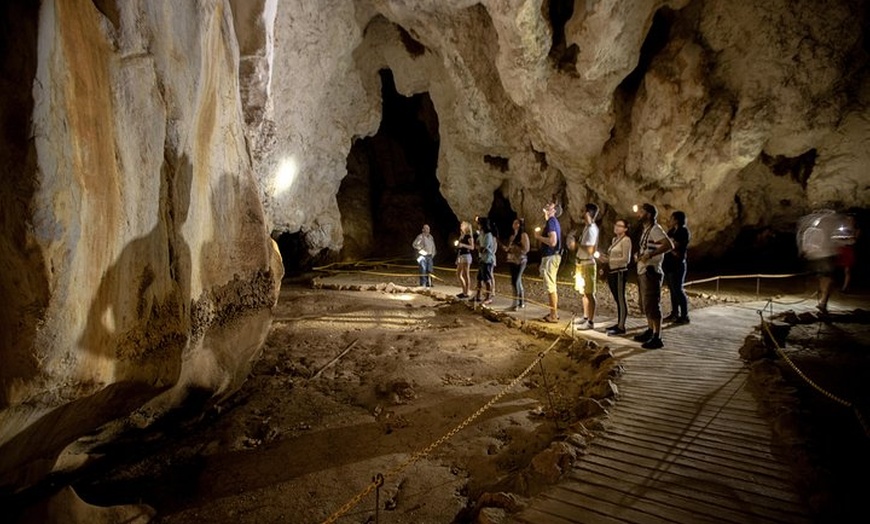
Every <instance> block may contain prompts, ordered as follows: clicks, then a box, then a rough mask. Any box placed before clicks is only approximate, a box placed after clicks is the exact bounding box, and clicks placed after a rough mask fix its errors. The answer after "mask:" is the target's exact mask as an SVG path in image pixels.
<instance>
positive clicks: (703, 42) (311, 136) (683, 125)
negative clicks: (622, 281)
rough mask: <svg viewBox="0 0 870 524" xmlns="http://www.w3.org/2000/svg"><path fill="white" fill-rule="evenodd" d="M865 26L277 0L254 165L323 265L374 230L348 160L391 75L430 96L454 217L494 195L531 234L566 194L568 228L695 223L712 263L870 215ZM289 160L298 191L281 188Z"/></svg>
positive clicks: (369, 126) (637, 12)
mask: <svg viewBox="0 0 870 524" xmlns="http://www.w3.org/2000/svg"><path fill="white" fill-rule="evenodd" d="M866 15H867V12H866V7H865V6H864V5H863V3H861V2H858V1H855V0H837V1H834V2H824V3H819V2H797V3H794V2H786V1H785V0H775V1H773V2H766V3H763V4H759V3H757V2H723V1H694V2H690V1H688V0H671V1H665V0H645V1H642V2H624V1H616V0H610V1H605V0H601V1H589V2H579V1H578V2H572V1H570V0H568V1H558V0H551V1H543V0H525V1H517V2H505V1H498V0H490V1H482V2H471V1H467V0H445V1H440V2H416V1H414V2H411V1H400V0H392V1H390V0H370V1H359V2H354V3H349V2H341V1H337V0H331V1H326V2H321V3H318V4H317V6H316V7H315V6H313V5H312V4H310V3H309V2H304V1H302V0H288V1H282V2H281V3H280V4H279V8H278V12H277V16H276V19H275V29H274V35H275V49H276V50H275V52H274V60H275V62H274V64H273V67H272V73H273V76H272V88H271V97H270V99H271V104H272V107H273V109H274V113H273V114H271V115H268V116H267V120H271V121H273V122H274V128H273V129H274V135H272V136H271V138H272V140H273V142H272V144H273V147H271V148H270V150H269V151H268V152H265V153H264V154H263V155H262V156H261V157H258V159H257V162H256V170H257V176H258V178H259V179H260V182H261V184H260V185H261V187H262V188H264V192H263V197H264V202H265V204H266V209H267V216H268V218H269V221H270V224H271V225H272V227H273V228H275V229H277V230H279V231H290V232H297V231H301V232H302V233H303V234H304V238H305V242H306V243H307V246H308V248H309V249H310V250H311V251H312V252H316V251H319V250H338V249H340V248H342V246H343V245H344V242H347V241H348V239H347V238H346V235H343V231H344V229H343V227H342V223H344V224H345V226H344V228H349V229H350V230H351V231H362V232H363V233H366V232H368V231H370V230H371V226H370V223H371V217H370V216H365V215H359V214H357V213H354V216H353V217H348V216H341V217H339V207H338V206H337V205H336V201H335V195H336V194H337V193H338V189H339V186H340V184H342V181H343V179H344V178H345V176H346V175H347V173H348V169H351V170H354V171H357V170H364V169H365V166H362V167H360V166H359V165H358V162H351V161H350V160H349V158H348V152H349V151H350V150H351V145H352V144H353V143H354V141H357V140H361V139H363V138H364V137H368V136H372V135H374V134H375V133H376V132H377V130H378V123H379V122H380V120H381V108H382V100H381V87H380V82H379V78H378V74H377V72H378V71H379V70H382V69H389V70H390V71H391V73H392V75H393V77H394V78H395V85H396V89H397V91H398V93H399V94H400V95H403V96H412V95H415V94H421V93H425V94H427V95H428V96H429V97H431V100H432V104H433V105H434V109H435V112H436V113H437V116H436V118H437V121H436V123H435V125H436V126H437V132H438V135H439V138H440V141H439V142H438V148H439V149H438V158H437V180H438V182H439V184H440V191H441V194H442V196H443V197H444V198H445V199H446V202H447V203H448V205H449V207H450V209H451V210H452V212H453V213H454V214H455V216H456V217H457V218H458V219H469V218H471V217H473V216H475V215H477V214H481V213H486V212H487V211H489V210H490V208H491V206H492V205H493V199H494V194H495V195H498V196H499V197H502V198H504V199H505V200H506V201H507V202H508V203H509V206H510V208H511V209H512V210H513V211H514V212H516V213H518V214H519V215H520V216H526V217H532V218H535V219H536V218H537V217H538V216H539V214H540V204H541V203H542V201H544V200H546V199H549V198H552V197H553V196H555V197H556V198H558V199H561V200H562V201H563V203H565V205H566V209H567V212H568V216H567V217H566V220H569V221H570V222H572V223H577V222H579V218H580V211H579V210H581V209H582V204H583V203H585V202H586V201H587V200H594V201H596V202H599V203H600V204H602V205H603V206H604V210H605V221H609V220H612V219H613V218H614V217H615V216H616V215H626V214H628V213H629V212H630V208H631V205H632V204H634V203H637V202H640V201H651V202H654V203H656V204H657V205H658V206H659V207H660V210H661V211H662V212H663V213H668V212H669V211H671V210H674V209H682V210H684V211H686V213H687V215H688V216H689V217H690V221H691V225H692V226H693V232H694V235H695V250H696V254H697V255H709V256H716V255H719V254H721V253H722V251H723V249H725V246H728V245H729V244H730V243H731V242H732V241H734V239H736V238H737V236H738V235H739V234H740V232H741V230H758V231H761V230H773V231H774V232H775V233H776V234H786V235H790V234H792V233H793V228H794V223H795V221H796V219H797V217H799V216H801V215H802V214H804V213H806V212H807V211H808V210H810V209H812V208H813V207H817V206H820V205H823V204H832V205H837V206H842V207H853V206H858V207H866V206H867V204H868V199H870V192H868V191H867V188H868V180H870V177H868V175H867V174H866V168H867V166H868V163H867V159H866V152H865V151H866V147H862V144H863V143H864V142H865V141H866V140H867V137H868V132H867V131H868V130H867V124H866V121H867V95H866V93H867V92H868V89H867V84H868V82H867V68H866V50H865V48H864V39H865V37H864V35H863V21H864V20H865V19H866ZM493 160H495V162H493ZM287 162H292V165H293V166H294V169H295V171H294V174H295V178H294V181H293V185H292V187H291V188H290V189H289V190H286V191H283V192H278V191H269V189H268V188H269V187H270V185H271V184H273V183H274V180H275V178H276V177H277V176H278V174H279V173H280V172H281V166H282V165H283V164H285V163H287ZM360 172H362V171H360ZM351 174H352V175H353V174H356V173H351ZM362 176H363V177H374V176H377V173H363V174H362ZM358 187H359V188H360V189H361V190H366V188H367V186H365V185H360V186H358ZM352 208H353V209H355V210H358V209H359V206H356V207H353V206H352ZM424 215H425V214H424ZM400 217H401V215H400ZM415 218H416V217H415ZM424 219H426V217H425V216H420V217H419V220H424ZM429 220H432V218H429ZM350 222H359V223H361V224H351V223H350ZM451 227H452V224H451ZM418 228H419V221H418V220H416V219H415V220H413V221H412V224H410V225H409V231H408V232H407V234H410V233H411V232H412V231H414V230H416V229H418ZM403 242H404V239H403ZM359 243H360V242H359V241H358V240H357V239H354V241H353V242H352V244H353V246H352V247H353V249H352V251H353V252H354V253H353V254H372V253H371V251H372V250H371V247H370V246H369V249H368V250H366V249H365V246H359ZM364 243H365V242H364ZM349 247H350V246H349ZM345 255H346V256H352V253H345Z"/></svg>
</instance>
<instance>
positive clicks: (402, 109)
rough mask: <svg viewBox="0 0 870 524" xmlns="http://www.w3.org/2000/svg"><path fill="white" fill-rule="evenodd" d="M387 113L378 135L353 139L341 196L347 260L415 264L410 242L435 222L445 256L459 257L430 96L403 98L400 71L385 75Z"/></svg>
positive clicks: (384, 72)
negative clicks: (455, 254) (395, 76)
mask: <svg viewBox="0 0 870 524" xmlns="http://www.w3.org/2000/svg"><path fill="white" fill-rule="evenodd" d="M379 74H380V78H381V95H382V98H383V116H382V119H381V125H380V128H379V129H378V132H377V133H376V134H375V135H374V136H372V137H368V138H361V139H358V140H356V141H355V142H354V144H353V146H352V147H351V151H350V153H349V154H348V159H347V176H346V177H345V178H344V180H342V183H341V187H340V188H339V191H338V196H337V199H338V207H339V210H340V212H341V223H342V228H343V229H344V248H343V249H342V252H341V258H342V260H345V261H347V260H355V259H361V258H376V259H389V258H394V257H395V258H402V259H406V260H407V261H408V262H411V261H412V260H413V258H412V256H411V255H412V250H411V242H412V241H413V240H414V238H415V237H416V236H417V234H419V233H420V229H421V227H422V226H423V224H429V225H430V227H431V229H432V236H433V237H435V244H436V247H437V252H438V255H437V256H436V260H447V259H452V255H453V249H452V246H449V244H448V242H449V238H450V236H451V235H453V234H455V231H456V230H458V228H459V221H458V219H457V218H456V215H455V214H454V213H453V211H452V210H451V209H450V206H449V205H448V204H447V201H446V200H445V199H444V197H443V196H442V195H441V191H440V186H441V185H440V182H439V181H438V178H437V177H436V170H437V168H438V150H439V144H440V136H439V131H438V114H437V113H436V111H435V106H434V105H433V103H432V99H431V98H430V97H429V94H428V93H421V94H417V95H413V96H409V97H406V96H402V95H401V94H399V93H398V92H397V91H396V86H395V82H394V80H393V73H392V71H390V70H388V69H384V70H381V71H380V72H379Z"/></svg>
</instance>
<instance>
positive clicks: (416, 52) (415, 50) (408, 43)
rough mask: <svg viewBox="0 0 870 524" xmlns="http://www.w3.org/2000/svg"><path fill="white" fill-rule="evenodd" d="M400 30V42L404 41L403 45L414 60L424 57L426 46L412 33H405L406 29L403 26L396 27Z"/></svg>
mask: <svg viewBox="0 0 870 524" xmlns="http://www.w3.org/2000/svg"><path fill="white" fill-rule="evenodd" d="M396 27H397V28H398V29H399V40H401V41H402V45H404V46H405V50H406V51H407V52H408V54H409V55H411V57H413V58H417V57H418V56H422V55H424V54H425V53H426V46H424V45H423V44H421V43H420V42H418V41H417V40H416V39H415V38H414V37H413V36H411V33H409V32H408V31H405V28H404V27H402V26H396Z"/></svg>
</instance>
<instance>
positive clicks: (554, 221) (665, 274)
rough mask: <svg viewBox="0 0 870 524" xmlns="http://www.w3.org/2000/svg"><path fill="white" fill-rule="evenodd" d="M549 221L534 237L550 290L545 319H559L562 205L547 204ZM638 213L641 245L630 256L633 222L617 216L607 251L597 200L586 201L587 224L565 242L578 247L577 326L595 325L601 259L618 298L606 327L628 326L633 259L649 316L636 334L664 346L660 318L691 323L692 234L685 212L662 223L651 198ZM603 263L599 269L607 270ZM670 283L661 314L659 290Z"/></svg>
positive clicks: (611, 330) (617, 330)
mask: <svg viewBox="0 0 870 524" xmlns="http://www.w3.org/2000/svg"><path fill="white" fill-rule="evenodd" d="M543 211H544V219H545V220H546V224H545V226H544V227H543V229H542V231H541V234H540V235H537V236H536V238H537V240H538V241H539V242H541V243H542V249H541V255H542V260H541V276H542V278H543V279H544V282H545V286H546V288H547V293H548V295H549V306H550V311H549V313H548V314H547V315H546V316H544V318H543V319H542V320H543V321H544V322H557V321H558V320H559V317H558V302H559V297H558V288H557V286H556V276H557V272H558V268H559V264H560V263H561V255H562V249H561V243H560V238H561V227H560V224H559V220H558V216H559V215H560V214H561V208H560V207H559V206H558V205H556V204H553V203H551V204H548V205H547V206H546V207H544V210H543ZM635 212H636V213H637V218H638V221H639V223H640V226H641V227H642V232H641V235H640V242H639V245H638V249H637V250H636V251H634V256H633V257H632V252H633V249H632V247H633V246H632V240H631V237H630V236H629V227H630V226H629V222H628V220H626V219H625V218H621V217H620V218H617V219H616V221H615V222H614V224H613V238H612V240H611V242H610V245H609V246H608V248H607V251H606V252H605V253H600V252H599V251H598V237H599V231H598V225H597V223H596V220H597V219H598V213H599V210H598V206H597V205H596V204H593V203H589V204H586V206H585V207H584V211H583V229H582V231H581V232H580V234H579V235H578V236H577V238H575V237H574V236H570V237H569V238H568V241H567V248H568V250H570V251H573V252H575V263H576V266H575V272H574V282H575V284H574V288H575V289H576V290H577V291H578V292H579V293H580V294H581V296H582V302H583V317H582V318H580V319H578V320H577V322H578V324H579V325H578V328H579V329H595V309H596V306H597V301H596V296H595V295H596V291H597V287H598V273H599V270H598V265H599V263H601V264H602V265H606V266H607V269H606V273H607V285H608V287H609V288H610V292H611V294H612V295H613V299H614V302H615V303H616V309H617V317H616V323H615V324H614V325H612V326H610V327H608V328H607V329H606V330H605V333H607V334H608V335H621V334H624V333H625V332H626V330H625V321H626V318H627V317H628V304H627V301H626V298H625V287H626V280H627V276H628V270H629V265H630V263H631V262H632V261H634V262H635V264H636V268H637V284H638V294H639V297H640V308H641V311H642V312H643V313H644V316H646V320H647V329H646V330H645V331H644V332H642V333H640V334H638V335H637V336H635V337H634V339H635V340H636V341H638V342H641V343H642V347H644V348H646V349H658V348H661V347H663V346H664V343H663V342H662V338H661V328H662V322H663V321H665V322H674V323H675V324H687V323H689V308H688V297H687V296H686V292H685V289H684V285H685V279H686V250H687V247H688V245H689V240H690V238H691V235H690V233H689V229H688V227H687V226H686V214H685V213H684V212H682V211H674V212H673V213H672V214H671V217H670V223H669V229H668V231H665V230H664V228H662V226H660V225H659V223H658V209H657V208H656V207H655V206H654V205H653V204H649V203H646V204H643V205H642V206H640V207H637V206H636V207H635ZM604 271H605V269H604V268H602V269H601V272H602V273H603V272H604ZM663 283H667V286H668V289H669V291H670V296H671V313H670V314H669V315H668V316H667V317H664V318H662V308H661V291H662V285H663Z"/></svg>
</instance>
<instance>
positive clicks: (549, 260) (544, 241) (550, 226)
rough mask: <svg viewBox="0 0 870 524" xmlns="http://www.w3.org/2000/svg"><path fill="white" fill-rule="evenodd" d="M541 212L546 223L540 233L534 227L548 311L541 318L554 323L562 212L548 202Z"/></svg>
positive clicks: (556, 313) (557, 307)
mask: <svg viewBox="0 0 870 524" xmlns="http://www.w3.org/2000/svg"><path fill="white" fill-rule="evenodd" d="M543 212H544V220H545V221H546V224H545V225H544V228H543V230H542V231H541V232H540V234H538V230H539V229H540V228H537V229H535V240H537V241H538V242H540V243H541V278H543V279H544V287H546V289H547V296H548V299H549V302H550V312H549V313H547V315H546V316H545V317H544V318H543V319H542V320H543V321H544V322H550V323H554V322H558V321H559V289H558V287H557V286H556V278H557V277H558V275H559V264H561V263H562V227H561V225H560V224H559V219H558V217H559V215H561V214H562V206H560V205H558V204H556V203H553V202H550V203H549V204H547V205H546V206H544V208H543Z"/></svg>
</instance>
